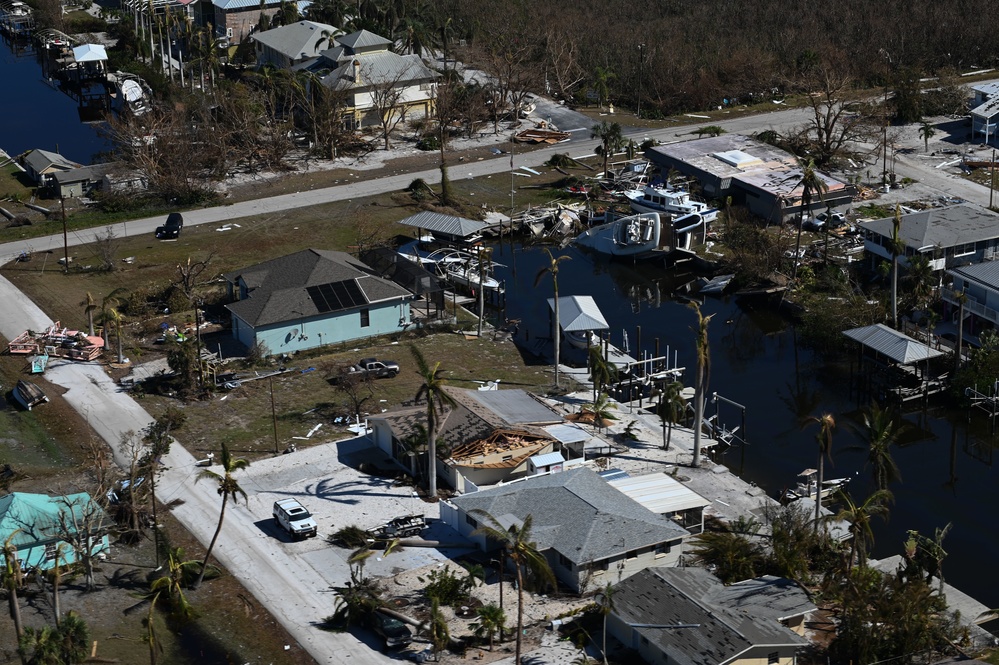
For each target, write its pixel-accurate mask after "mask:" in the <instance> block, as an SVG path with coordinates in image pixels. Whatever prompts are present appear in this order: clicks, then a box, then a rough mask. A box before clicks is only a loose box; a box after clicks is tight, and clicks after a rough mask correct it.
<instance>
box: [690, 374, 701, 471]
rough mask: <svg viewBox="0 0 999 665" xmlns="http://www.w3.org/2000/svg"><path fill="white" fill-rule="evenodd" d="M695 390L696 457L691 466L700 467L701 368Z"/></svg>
mask: <svg viewBox="0 0 999 665" xmlns="http://www.w3.org/2000/svg"><path fill="white" fill-rule="evenodd" d="M694 392H695V395H694V458H693V459H692V460H691V461H690V466H692V467H698V466H700V465H701V430H702V429H703V425H704V377H703V374H702V373H701V370H700V369H698V370H697V385H696V387H695V388H694Z"/></svg>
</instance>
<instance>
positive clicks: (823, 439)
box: [805, 413, 836, 533]
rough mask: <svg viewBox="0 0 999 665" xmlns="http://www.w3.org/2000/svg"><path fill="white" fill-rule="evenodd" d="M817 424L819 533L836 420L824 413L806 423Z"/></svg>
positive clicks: (816, 514)
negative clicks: (822, 497)
mask: <svg viewBox="0 0 999 665" xmlns="http://www.w3.org/2000/svg"><path fill="white" fill-rule="evenodd" d="M811 423H816V424H818V426H819V431H818V433H817V434H816V435H815V441H816V442H817V443H818V444H819V463H818V467H819V477H818V480H817V484H816V494H815V532H816V533H818V531H819V517H820V514H821V510H822V500H821V496H822V482H823V480H824V479H825V468H826V467H825V461H826V457H830V458H831V457H832V435H833V430H834V429H836V419H835V418H833V416H832V414H831V413H823V414H822V415H821V416H819V417H817V418H816V417H815V416H809V417H808V419H807V420H806V421H805V424H806V425H808V424H811Z"/></svg>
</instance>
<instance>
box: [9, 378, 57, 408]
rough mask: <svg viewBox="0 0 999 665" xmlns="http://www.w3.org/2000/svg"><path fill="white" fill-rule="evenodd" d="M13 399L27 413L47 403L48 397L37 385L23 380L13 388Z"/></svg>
mask: <svg viewBox="0 0 999 665" xmlns="http://www.w3.org/2000/svg"><path fill="white" fill-rule="evenodd" d="M14 399H16V400H17V401H18V403H19V404H20V405H21V406H23V407H24V408H25V409H27V410H28V411H31V409H32V408H33V407H36V406H38V405H39V404H44V403H45V402H47V401H49V398H48V395H46V394H45V392H44V391H43V390H42V389H41V388H39V387H38V385H37V384H35V383H32V382H31V381H25V380H24V379H21V380H19V381H18V382H17V385H16V386H14Z"/></svg>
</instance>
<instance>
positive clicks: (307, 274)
mask: <svg viewBox="0 0 999 665" xmlns="http://www.w3.org/2000/svg"><path fill="white" fill-rule="evenodd" d="M224 277H225V279H226V281H227V282H228V283H229V297H230V299H233V300H235V301H236V302H233V303H231V304H229V305H226V307H227V308H228V310H229V311H230V312H231V313H232V334H233V337H235V338H236V339H237V340H239V341H240V342H242V343H243V344H244V345H245V346H246V347H247V348H252V347H253V346H254V345H257V344H261V345H263V346H264V347H266V353H268V354H277V353H294V352H295V351H301V350H304V349H313V348H316V347H318V346H323V345H326V344H336V343H338V342H347V341H351V340H357V339H365V338H368V337H377V336H379V335H387V334H390V333H397V332H402V331H403V330H405V329H406V326H408V325H409V323H410V318H409V316H410V310H409V303H410V300H411V299H412V298H413V295H412V294H411V293H410V292H409V291H407V290H406V289H404V288H403V287H401V286H399V285H397V284H395V283H393V282H390V281H388V280H386V279H382V278H381V277H379V276H377V275H376V274H375V273H374V271H373V270H372V269H371V268H370V267H368V266H367V265H365V264H364V263H362V262H361V261H359V260H358V259H356V258H354V257H353V256H351V255H350V254H346V253H344V252H334V251H326V250H320V249H305V250H302V251H300V252H296V253H294V254H289V255H288V256H283V257H281V258H277V259H273V260H271V261H265V262H264V263H259V264H257V265H255V266H251V267H249V268H243V269H242V270H237V271H234V272H231V273H228V274H226V275H224Z"/></svg>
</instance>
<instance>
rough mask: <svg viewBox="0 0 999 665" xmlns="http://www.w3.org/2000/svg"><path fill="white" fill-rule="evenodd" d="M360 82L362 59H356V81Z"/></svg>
mask: <svg viewBox="0 0 999 665" xmlns="http://www.w3.org/2000/svg"><path fill="white" fill-rule="evenodd" d="M360 82H361V61H360V60H355V61H354V83H360Z"/></svg>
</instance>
